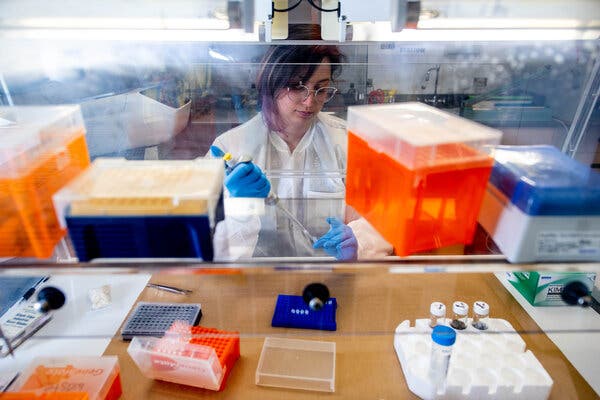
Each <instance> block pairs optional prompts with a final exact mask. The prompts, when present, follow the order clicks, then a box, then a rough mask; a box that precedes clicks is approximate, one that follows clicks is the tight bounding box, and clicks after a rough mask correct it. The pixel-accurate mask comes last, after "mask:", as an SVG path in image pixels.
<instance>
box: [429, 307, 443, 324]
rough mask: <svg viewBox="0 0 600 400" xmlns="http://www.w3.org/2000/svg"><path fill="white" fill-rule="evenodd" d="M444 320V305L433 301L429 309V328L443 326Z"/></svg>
mask: <svg viewBox="0 0 600 400" xmlns="http://www.w3.org/2000/svg"><path fill="white" fill-rule="evenodd" d="M445 319H446V305H445V304H444V303H440V302H439V301H434V302H433V303H431V306H430V307H429V326H430V327H432V328H435V327H436V326H437V325H444V322H445Z"/></svg>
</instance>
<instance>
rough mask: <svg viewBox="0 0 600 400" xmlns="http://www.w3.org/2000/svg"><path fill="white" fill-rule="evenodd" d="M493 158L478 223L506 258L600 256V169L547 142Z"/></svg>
mask: <svg viewBox="0 0 600 400" xmlns="http://www.w3.org/2000/svg"><path fill="white" fill-rule="evenodd" d="M494 158H495V164H494V168H493V170H492V173H491V176H490V181H489V184H488V185H487V190H486V193H485V196H484V199H483V204H482V207H481V212H480V214H479V222H480V223H481V226H483V228H484V229H485V230H486V231H487V232H488V233H489V234H490V235H491V236H492V238H493V239H494V242H495V243H496V244H497V245H498V247H499V248H500V250H502V253H503V254H504V255H505V256H506V258H507V259H508V260H509V261H510V262H534V261H599V260H600V173H597V172H595V171H593V170H592V169H590V168H589V167H587V166H585V165H583V164H581V163H579V162H577V161H576V160H573V159H571V158H569V157H568V156H567V155H565V154H562V153H561V152H560V151H559V150H558V149H557V148H555V147H552V146H547V145H539V146H499V147H498V148H497V149H496V151H495V154H494Z"/></svg>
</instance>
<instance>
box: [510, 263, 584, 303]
mask: <svg viewBox="0 0 600 400" xmlns="http://www.w3.org/2000/svg"><path fill="white" fill-rule="evenodd" d="M506 278H507V280H508V281H509V282H510V283H511V285H513V286H514V287H515V289H517V290H518V291H519V293H521V294H522V295H523V297H525V299H526V300H527V301H528V302H529V303H530V304H531V305H533V306H564V305H565V302H564V300H563V297H562V292H563V289H564V287H565V285H567V284H569V283H571V282H573V281H574V280H577V281H580V282H581V283H582V284H584V285H585V286H586V287H587V291H588V293H591V291H592V290H593V288H594V282H595V280H596V273H595V272H571V271H569V272H567V271H565V272H556V271H545V272H537V271H517V272H507V273H506Z"/></svg>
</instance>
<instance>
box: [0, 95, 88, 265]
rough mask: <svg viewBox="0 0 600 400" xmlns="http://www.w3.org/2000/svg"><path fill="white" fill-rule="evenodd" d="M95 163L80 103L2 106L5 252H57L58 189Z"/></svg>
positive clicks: (0, 237)
mask: <svg viewBox="0 0 600 400" xmlns="http://www.w3.org/2000/svg"><path fill="white" fill-rule="evenodd" d="M89 163H90V158H89V155H88V149H87V145H86V141H85V127H84V124H83V118H82V116H81V111H80V109H79V106H77V105H73V106H71V105H69V106H43V107H42V106H40V107H0V210H1V212H0V257H3V256H9V257H10V256H13V257H39V258H47V257H50V256H51V255H52V252H53V250H54V247H55V246H56V244H57V243H58V241H59V240H60V239H61V238H62V237H63V236H64V235H65V233H66V230H65V229H64V228H61V226H60V224H59V222H58V219H57V217H56V215H55V213H54V207H53V204H52V195H53V194H54V193H55V192H57V191H58V189H60V188H61V187H63V186H64V185H65V184H66V183H67V182H69V181H70V180H71V179H72V178H73V177H75V176H76V175H77V174H79V173H80V172H81V171H82V170H83V169H85V168H86V167H87V166H88V165H89Z"/></svg>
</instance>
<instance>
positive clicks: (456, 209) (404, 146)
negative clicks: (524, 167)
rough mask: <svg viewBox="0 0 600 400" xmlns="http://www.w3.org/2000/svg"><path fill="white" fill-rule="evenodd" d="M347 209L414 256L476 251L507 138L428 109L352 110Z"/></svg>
mask: <svg viewBox="0 0 600 400" xmlns="http://www.w3.org/2000/svg"><path fill="white" fill-rule="evenodd" d="M347 129H348V174H347V179H346V202H347V204H349V205H351V206H352V207H354V208H355V209H356V210H357V211H358V212H359V213H360V214H361V215H362V216H363V217H365V218H366V219H367V220H368V221H369V222H370V223H371V224H372V225H373V227H375V228H376V229H377V230H378V231H379V233H380V234H381V235H382V236H383V237H384V238H385V239H386V240H387V241H388V242H390V243H391V244H393V246H394V250H395V252H396V254H397V255H401V256H404V255H408V254H412V253H415V252H419V251H424V250H431V249H435V248H440V247H444V246H449V245H454V244H470V243H471V242H472V240H473V236H474V233H475V228H476V223H477V215H478V213H479V208H480V206H481V201H482V198H483V194H484V191H485V185H486V182H487V180H488V177H489V175H490V171H491V168H492V165H493V158H492V156H491V155H490V153H491V150H492V148H493V147H494V146H495V145H497V144H499V143H500V139H501V137H502V132H500V131H498V130H495V129H491V128H488V127H486V126H483V125H480V124H478V123H475V122H472V121H469V120H467V119H464V118H461V117H459V116H456V115H454V114H450V113H447V112H444V111H441V110H439V109H437V108H434V107H430V106H427V105H425V104H422V103H394V104H386V105H368V106H353V107H349V108H348V125H347Z"/></svg>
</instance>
